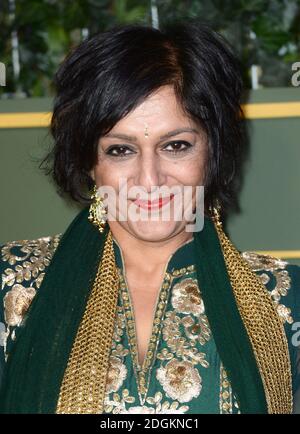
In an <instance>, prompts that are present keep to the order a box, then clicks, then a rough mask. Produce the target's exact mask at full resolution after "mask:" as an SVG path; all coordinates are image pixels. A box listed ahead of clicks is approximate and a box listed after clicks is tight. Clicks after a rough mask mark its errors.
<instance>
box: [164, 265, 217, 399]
mask: <svg viewBox="0 0 300 434" xmlns="http://www.w3.org/2000/svg"><path fill="white" fill-rule="evenodd" d="M185 273H186V275H188V272H187V270H185ZM172 275H173V274H172ZM176 275H178V274H177V273H176ZM171 306H172V310H169V311H167V312H166V314H165V318H164V321H163V329H162V335H163V339H164V341H165V342H166V344H167V348H164V349H163V350H162V351H161V352H160V353H158V354H157V358H158V359H159V360H161V361H162V365H161V367H160V368H159V369H158V370H157V379H158V380H159V382H160V383H161V385H162V387H163V389H164V391H165V392H166V394H167V395H168V396H170V397H171V398H172V399H176V400H178V401H179V402H187V401H190V400H192V399H193V398H194V397H198V396H199V395H200V393H201V389H202V378H201V376H200V373H199V372H198V369H197V368H196V367H195V365H198V364H200V365H201V366H203V367H204V368H208V367H209V363H208V361H207V360H206V354H205V353H204V352H200V351H199V350H198V349H197V345H196V344H197V342H198V343H200V345H204V344H205V343H206V342H208V341H209V340H210V338H211V331H210V327H209V324H208V320H207V317H206V315H205V309H204V303H203V300H202V297H201V293H200V289H199V287H198V282H197V280H196V279H192V278H191V277H186V278H184V279H182V280H181V281H180V282H178V283H176V284H175V285H174V286H173V288H172V297H171Z"/></svg>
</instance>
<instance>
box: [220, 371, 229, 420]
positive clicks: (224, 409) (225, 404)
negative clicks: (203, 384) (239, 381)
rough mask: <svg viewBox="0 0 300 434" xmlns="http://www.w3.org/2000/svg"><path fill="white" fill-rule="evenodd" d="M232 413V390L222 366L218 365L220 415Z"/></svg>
mask: <svg viewBox="0 0 300 434" xmlns="http://www.w3.org/2000/svg"><path fill="white" fill-rule="evenodd" d="M231 413H232V390H231V386H230V383H229V380H228V377H227V372H226V371H225V369H224V366H223V365H222V363H221V365H220V414H231Z"/></svg>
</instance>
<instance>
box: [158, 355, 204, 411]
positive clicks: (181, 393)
mask: <svg viewBox="0 0 300 434" xmlns="http://www.w3.org/2000/svg"><path fill="white" fill-rule="evenodd" d="M156 378H157V379H158V381H159V382H160V384H161V385H162V387H163V389H164V391H165V392H166V393H167V395H168V396H169V397H170V398H171V399H176V400H178V401H179V402H180V403H183V402H188V401H191V400H192V399H193V398H197V397H198V396H199V395H200V392H201V389H202V379H201V377H200V375H199V372H198V370H197V369H196V368H195V367H194V365H193V363H191V362H187V361H179V360H176V359H173V360H171V361H169V362H168V363H167V364H166V366H165V367H160V368H159V369H158V370H157V371H156Z"/></svg>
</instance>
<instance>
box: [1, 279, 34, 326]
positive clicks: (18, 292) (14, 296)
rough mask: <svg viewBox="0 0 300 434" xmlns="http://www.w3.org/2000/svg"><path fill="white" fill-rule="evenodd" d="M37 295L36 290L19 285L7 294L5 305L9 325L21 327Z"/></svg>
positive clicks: (5, 315) (6, 320)
mask: <svg viewBox="0 0 300 434" xmlns="http://www.w3.org/2000/svg"><path fill="white" fill-rule="evenodd" d="M35 294H36V290H35V289H34V288H32V287H29V288H25V287H24V286H22V285H19V284H16V285H14V286H13V287H12V289H11V290H10V291H9V292H7V293H6V294H5V297H4V299H3V303H4V318H5V322H6V324H7V325H9V326H19V325H20V324H21V322H22V320H23V318H24V315H25V313H26V312H27V310H28V308H29V306H30V304H31V301H32V300H33V298H34V296H35Z"/></svg>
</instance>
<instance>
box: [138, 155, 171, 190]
mask: <svg viewBox="0 0 300 434" xmlns="http://www.w3.org/2000/svg"><path fill="white" fill-rule="evenodd" d="M165 179H166V176H165V175H164V173H163V167H162V164H161V162H160V159H159V156H157V155H156V154H155V153H151V154H143V155H141V156H140V158H139V161H138V162H137V167H136V177H135V185H137V186H141V187H144V188H145V189H146V191H147V193H150V192H151V187H152V188H153V187H154V186H158V187H159V186H162V185H163V184H164V183H165Z"/></svg>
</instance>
